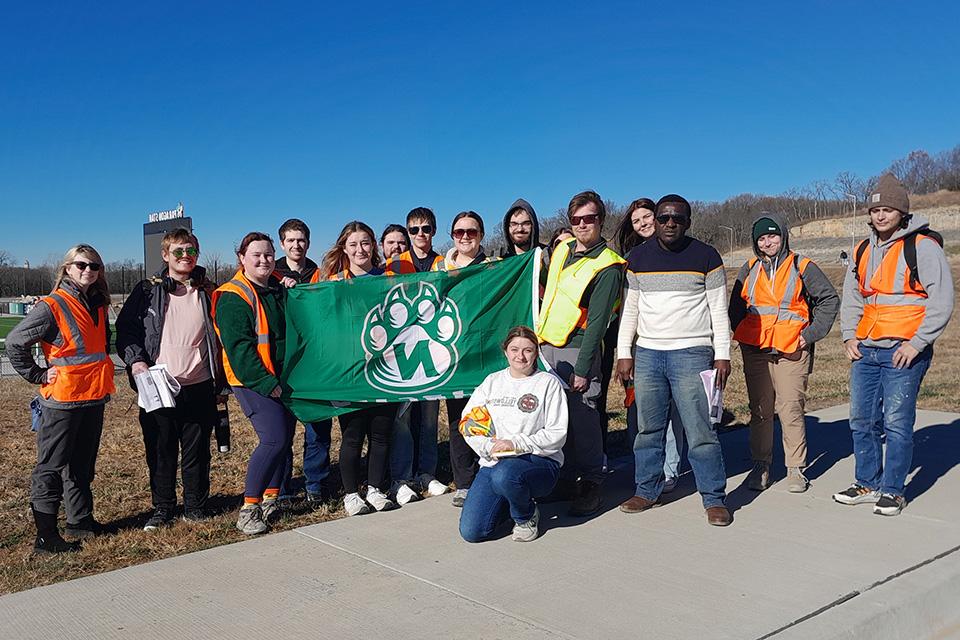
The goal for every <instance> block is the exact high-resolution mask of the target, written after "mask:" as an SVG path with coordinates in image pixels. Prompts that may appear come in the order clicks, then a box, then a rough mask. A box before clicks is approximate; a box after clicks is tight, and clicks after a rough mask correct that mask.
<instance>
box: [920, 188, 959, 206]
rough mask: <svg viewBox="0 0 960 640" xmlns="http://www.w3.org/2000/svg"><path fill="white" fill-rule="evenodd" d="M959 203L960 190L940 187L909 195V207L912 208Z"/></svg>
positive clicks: (955, 204)
mask: <svg viewBox="0 0 960 640" xmlns="http://www.w3.org/2000/svg"><path fill="white" fill-rule="evenodd" d="M957 205H960V191H947V190H946V189H941V190H940V191H935V192H933V193H925V194H923V195H911V196H910V208H911V209H913V210H915V211H916V210H919V209H927V208H933V207H950V206H957Z"/></svg>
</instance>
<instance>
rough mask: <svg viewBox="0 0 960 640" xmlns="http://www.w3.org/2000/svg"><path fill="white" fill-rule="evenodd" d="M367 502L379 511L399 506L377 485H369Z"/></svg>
mask: <svg viewBox="0 0 960 640" xmlns="http://www.w3.org/2000/svg"><path fill="white" fill-rule="evenodd" d="M367 502H368V503H369V504H370V506H372V507H373V508H374V509H376V510H377V511H389V510H390V509H396V508H397V504H396V503H395V502H394V501H393V500H391V499H390V498H388V497H387V496H386V495H384V493H383V491H380V489H377V488H376V487H367Z"/></svg>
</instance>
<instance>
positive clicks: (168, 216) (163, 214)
mask: <svg viewBox="0 0 960 640" xmlns="http://www.w3.org/2000/svg"><path fill="white" fill-rule="evenodd" d="M182 217H183V203H182V202H181V203H180V204H179V205H178V206H177V208H176V209H171V210H170V211H157V212H155V213H151V214H150V215H148V216H147V222H161V221H163V220H175V219H177V218H182Z"/></svg>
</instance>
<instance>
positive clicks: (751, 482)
mask: <svg viewBox="0 0 960 640" xmlns="http://www.w3.org/2000/svg"><path fill="white" fill-rule="evenodd" d="M769 487H770V465H768V464H767V463H766V462H754V463H753V469H752V470H751V471H750V475H748V476H747V488H748V489H751V490H753V491H764V490H766V489H768V488H769Z"/></svg>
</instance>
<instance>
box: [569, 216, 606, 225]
mask: <svg viewBox="0 0 960 640" xmlns="http://www.w3.org/2000/svg"><path fill="white" fill-rule="evenodd" d="M599 220H600V214H599V213H588V214H587V215H585V216H570V224H571V225H573V226H574V227H579V226H580V223H583V224H588V225H589V224H597V222H598V221H599Z"/></svg>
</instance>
